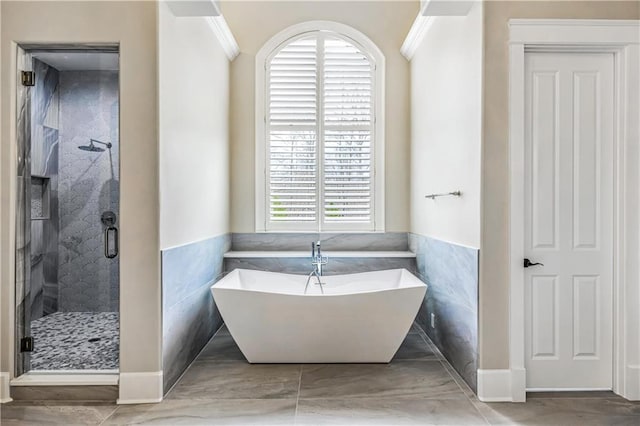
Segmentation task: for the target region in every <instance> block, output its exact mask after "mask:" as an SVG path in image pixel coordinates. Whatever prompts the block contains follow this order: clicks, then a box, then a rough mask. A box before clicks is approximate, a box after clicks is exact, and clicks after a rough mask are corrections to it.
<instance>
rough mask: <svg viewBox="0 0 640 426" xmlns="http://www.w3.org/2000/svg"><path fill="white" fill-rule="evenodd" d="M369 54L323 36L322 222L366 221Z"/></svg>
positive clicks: (368, 199)
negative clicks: (366, 54) (367, 55)
mask: <svg viewBox="0 0 640 426" xmlns="http://www.w3.org/2000/svg"><path fill="white" fill-rule="evenodd" d="M373 71H374V70H373V69H372V66H371V62H370V61H369V59H368V58H367V57H366V56H365V55H364V54H363V53H362V52H361V51H360V50H359V49H358V48H357V47H356V46H354V45H353V44H351V43H349V42H347V41H345V40H343V39H340V38H333V37H328V38H327V39H325V41H324V96H323V103H324V138H323V141H324V158H323V168H324V169H323V171H324V186H323V190H324V191H323V200H324V205H323V209H324V222H325V223H327V224H329V223H341V222H342V223H345V222H346V223H353V222H365V223H367V222H370V221H371V217H372V214H371V209H372V173H371V171H372V162H371V160H372V155H371V154H372V152H371V124H372V119H371V116H372V102H371V100H372V83H373V81H372V80H373Z"/></svg>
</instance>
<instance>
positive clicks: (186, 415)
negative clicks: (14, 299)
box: [0, 327, 640, 426]
mask: <svg viewBox="0 0 640 426" xmlns="http://www.w3.org/2000/svg"><path fill="white" fill-rule="evenodd" d="M0 410H1V411H2V424H3V425H5V424H7V425H9V424H33V425H40V424H45V423H46V424H65V425H74V424H103V425H128V424H167V425H179V424H184V425H198V424H207V425H225V424H234V425H250V424H256V425H291V424H300V425H321V424H331V425H487V424H504V425H514V424H523V425H563V426H564V425H633V426H638V425H640V403H631V402H627V401H625V400H623V399H621V398H619V397H617V396H615V395H613V394H610V393H606V392H600V393H594V394H536V395H531V396H530V397H529V400H528V402H527V403H526V404H509V403H492V404H485V403H481V402H479V401H478V400H477V399H476V398H475V396H474V395H473V393H472V392H471V390H470V389H469V388H468V387H467V386H466V385H465V383H464V382H463V381H462V380H461V379H460V377H459V376H458V375H457V374H456V373H455V371H453V369H452V368H451V367H450V366H449V364H448V363H447V362H446V361H445V360H444V359H443V358H442V356H441V355H440V353H439V352H438V351H437V350H436V349H435V348H434V347H433V344H432V343H431V342H430V341H429V340H428V339H427V337H426V335H424V333H423V332H422V330H420V329H418V328H416V327H414V328H412V330H411V332H410V333H409V335H408V336H407V338H406V339H405V341H404V343H403V344H402V346H401V348H400V350H399V351H398V353H397V354H396V357H395V358H394V360H393V362H392V363H390V364H328V365H321V364H311V365H292V364H286V365H250V364H247V363H246V361H245V360H244V357H243V356H242V353H241V352H240V350H239V349H238V347H237V346H236V345H235V343H234V341H233V339H232V338H231V336H230V335H229V333H228V332H227V330H226V329H225V328H224V327H223V328H222V329H221V330H220V331H219V332H218V333H217V334H216V336H215V337H214V338H213V339H212V340H211V342H209V344H208V345H207V346H206V348H205V349H204V350H203V351H202V353H201V354H200V356H199V357H198V359H197V360H196V361H195V362H194V363H193V365H192V366H191V367H190V368H189V370H187V372H186V373H185V374H184V376H183V377H182V378H181V379H180V380H179V382H178V383H177V384H176V386H175V387H174V388H173V389H172V390H171V392H170V393H169V395H167V398H166V399H165V400H164V401H163V402H162V403H160V404H150V405H135V406H134V405H131V406H119V407H116V406H115V405H112V404H88V403H85V404H82V403H73V404H72V403H64V402H55V403H46V402H43V403H38V404H33V403H30V404H28V403H19V402H15V403H10V404H6V405H4V406H1V408H0Z"/></svg>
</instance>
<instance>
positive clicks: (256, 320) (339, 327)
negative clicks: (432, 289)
mask: <svg viewBox="0 0 640 426" xmlns="http://www.w3.org/2000/svg"><path fill="white" fill-rule="evenodd" d="M306 281H307V276H306V275H291V274H282V273H275V272H263V271H252V270H246V269H236V270H234V271H232V272H231V273H229V274H228V275H227V276H226V277H224V278H223V279H222V280H220V281H218V282H217V283H216V284H214V285H213V286H212V287H211V291H212V293H213V298H214V299H215V302H216V304H217V306H218V309H219V310H220V313H221V314H222V318H223V319H224V321H225V323H226V325H227V327H228V329H229V332H230V333H231V335H232V336H233V338H234V340H235V341H236V343H237V344H238V346H239V347H240V350H241V351H242V353H243V354H244V356H245V357H246V358H247V360H248V361H249V362H251V363H340V362H358V363H364V362H389V361H391V358H393V355H394V354H395V353H396V351H397V350H398V348H399V347H400V344H401V343H402V341H403V339H404V338H405V336H406V334H407V332H408V331H409V328H410V327H411V324H412V323H413V320H414V318H415V316H416V313H417V312H418V309H419V308H420V305H421V304H422V300H423V298H424V295H425V292H426V290H427V286H426V284H424V283H423V282H422V281H420V280H419V279H418V278H417V277H416V276H414V275H413V274H411V273H410V272H409V271H407V270H406V269H392V270H387V271H378V272H365V273H359V274H349V275H333V276H324V277H322V282H323V283H324V285H323V288H322V289H321V288H320V286H319V285H318V284H317V281H315V278H314V279H312V281H311V282H310V283H309V287H308V289H307V292H306V294H305V293H304V289H305V283H306ZM321 290H322V291H323V292H321Z"/></svg>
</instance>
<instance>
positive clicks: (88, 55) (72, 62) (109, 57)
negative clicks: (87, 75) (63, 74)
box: [32, 51, 119, 71]
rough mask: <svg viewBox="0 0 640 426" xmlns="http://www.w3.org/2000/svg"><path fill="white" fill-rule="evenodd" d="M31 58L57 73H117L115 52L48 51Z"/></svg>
mask: <svg viewBox="0 0 640 426" xmlns="http://www.w3.org/2000/svg"><path fill="white" fill-rule="evenodd" d="M32 56H33V57H34V58H37V59H39V60H41V61H42V62H44V63H46V64H47V65H50V66H52V67H53V68H56V69H57V70H58V71H117V70H118V63H119V55H118V53H117V52H87V51H84V52H83V51H77V52H76V51H48V52H33V53H32Z"/></svg>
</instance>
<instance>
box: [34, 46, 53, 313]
mask: <svg viewBox="0 0 640 426" xmlns="http://www.w3.org/2000/svg"><path fill="white" fill-rule="evenodd" d="M33 71H34V73H35V77H36V82H35V86H33V88H32V89H31V90H32V92H31V182H30V184H31V212H30V213H31V230H30V231H31V249H30V251H31V280H30V285H29V286H30V291H29V296H30V302H31V306H30V309H29V312H30V319H31V320H37V319H38V318H41V317H43V316H45V315H49V314H51V313H53V312H56V311H57V310H58V146H59V144H58V141H59V139H58V138H59V128H60V126H59V113H58V111H59V90H58V89H59V73H58V70H56V69H55V68H52V67H50V66H48V65H47V64H45V63H44V62H41V61H39V60H37V59H34V60H33Z"/></svg>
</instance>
